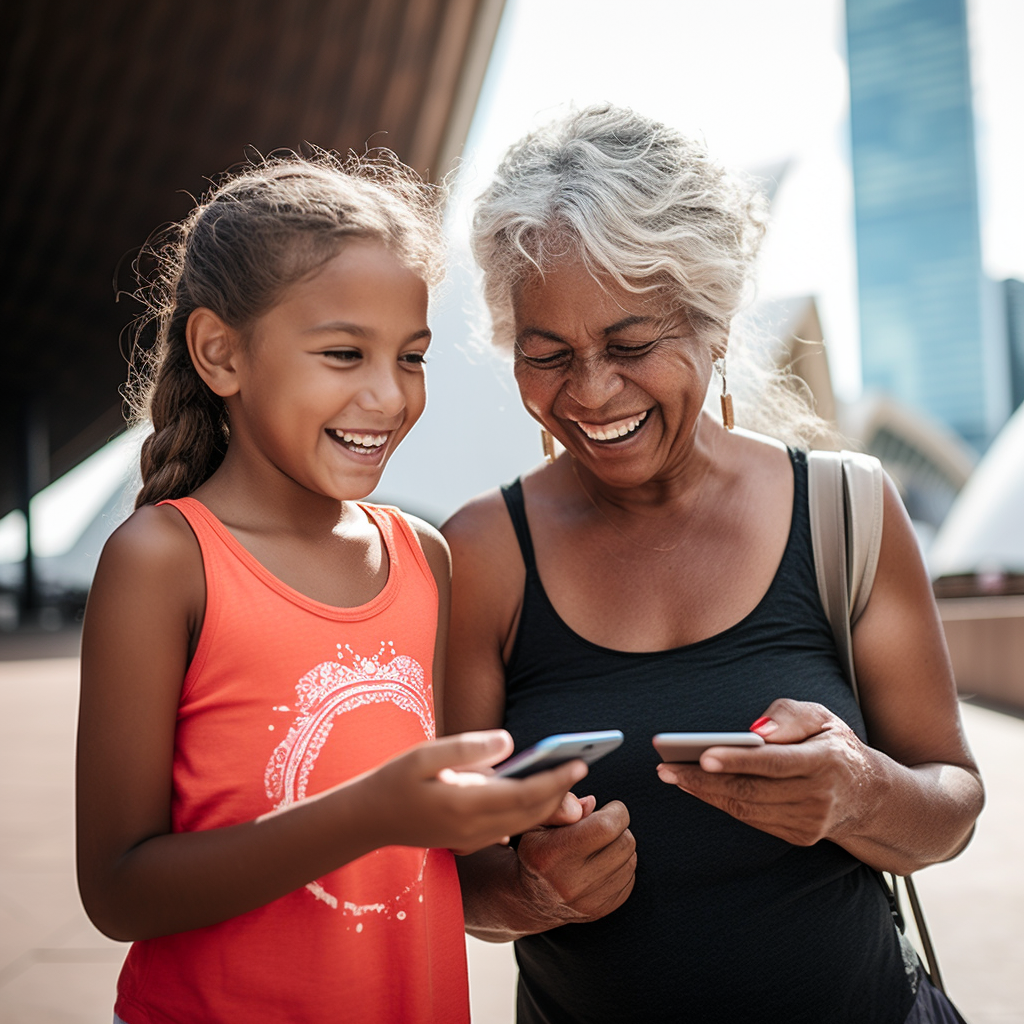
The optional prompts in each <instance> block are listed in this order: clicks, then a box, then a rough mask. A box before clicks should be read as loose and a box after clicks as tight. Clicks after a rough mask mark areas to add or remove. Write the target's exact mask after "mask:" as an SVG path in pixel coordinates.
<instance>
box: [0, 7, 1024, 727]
mask: <svg viewBox="0 0 1024 1024" xmlns="http://www.w3.org/2000/svg"><path fill="white" fill-rule="evenodd" d="M4 13H5V20H4V25H5V32H4V33H3V34H2V36H0V50H2V52H3V55H4V61H3V65H2V67H3V72H2V74H3V79H2V80H3V91H2V97H0V100H2V102H0V130H2V132H3V138H4V142H5V153H6V159H5V161H4V163H3V165H2V167H0V175H2V189H0V232H2V233H0V239H2V252H3V259H4V273H3V275H2V277H0V288H2V296H3V298H2V303H3V311H4V325H5V328H6V330H5V335H4V342H3V346H4V351H3V355H4V359H3V365H2V369H0V628H14V627H16V626H18V624H19V623H20V624H21V625H25V624H26V623H36V624H39V623H42V624H44V625H51V626H53V625H59V624H60V623H61V622H64V621H67V620H68V619H74V618H75V617H76V616H77V615H80V612H81V607H82V604H83V601H84V596H85V594H86V592H87V589H88V586H89V582H90V580H91V577H92V572H93V570H94V568H95V564H96V559H97V557H98V554H99V550H100V548H101V546H102V543H103V541H104V539H105V538H106V536H107V535H109V533H110V531H111V530H112V529H113V527H114V526H115V525H116V523H117V522H119V521H120V520H121V519H122V518H123V517H124V516H125V515H127V513H128V511H129V510H130V507H131V501H132V495H133V492H134V485H133V483H132V472H133V470H132V464H133V461H134V460H135V452H136V451H137V446H138V444H139V440H140V438H139V435H137V434H124V433H122V430H123V418H122V410H121V403H120V399H119V395H118V388H119V386H120V384H121V383H122V381H123V379H124V375H125V363H124V360H123V356H122V352H121V350H120V349H119V345H118V339H119V338H120V339H121V348H123V346H124V345H125V344H126V343H127V342H128V341H129V338H130V324H131V321H132V318H133V317H134V316H136V315H137V313H138V312H139V308H140V307H139V306H138V305H137V304H135V303H133V302H132V301H131V300H130V298H129V297H128V296H127V294H126V293H127V292H129V291H130V290H131V288H132V284H131V274H130V268H131V263H132V260H133V259H134V257H135V255H136V254H137V252H138V250H139V247H140V245H141V244H142V243H143V242H144V241H145V240H146V238H147V236H148V235H149V233H150V232H151V231H152V230H153V229H154V228H156V227H158V226H159V225H161V224H166V223H168V222H171V221H173V220H176V219H178V218H180V217H182V216H183V215H185V214H186V213H187V212H188V210H189V209H190V207H191V205H192V199H191V195H198V194H199V193H201V192H202V190H203V189H204V187H205V186H206V184H207V176H208V175H213V174H216V173H218V172H219V171H221V170H223V169H225V168H227V167H229V166H231V165H232V164H235V163H238V162H239V161H240V160H242V159H244V157H245V154H246V153H247V152H250V151H251V150H250V149H249V148H248V147H251V148H252V149H253V150H259V151H261V152H268V151H272V150H274V149H278V148H281V147H289V148H297V147H301V146H302V145H304V144H306V143H313V144H316V145H319V146H322V147H325V148H335V149H341V150H345V149H348V148H354V149H357V150H361V149H363V148H364V147H366V146H367V145H370V146H373V145H387V146H389V147H391V148H393V149H395V150H396V151H397V152H398V153H399V155H400V156H401V157H402V158H403V159H405V160H406V161H408V162H410V163H412V164H413V165H414V166H416V167H417V168H418V169H419V170H420V171H421V172H422V173H424V174H427V175H429V176H432V177H435V178H436V177H439V176H440V175H442V174H444V173H446V172H448V171H449V170H451V169H452V168H453V167H456V166H458V174H457V176H456V178H455V189H454V193H453V199H452V202H451V205H450V209H449V217H448V224H449V234H450V240H451V245H452V251H453V256H454V261H453V269H452V273H451V276H450V280H449V282H448V284H447V286H446V289H445V291H444V292H443V293H442V295H441V296H440V301H439V302H438V303H437V304H436V306H435V308H434V309H433V310H432V313H431V320H432V326H433V328H434V334H435V344H434V346H433V348H432V360H431V368H430V373H429V381H430V402H429V408H428V412H427V415H426V416H425V417H424V420H423V421H422V423H421V424H420V425H418V426H417V428H416V430H415V431H413V433H412V434H411V436H410V437H409V439H408V440H407V441H405V442H404V443H403V445H402V447H401V448H400V449H399V450H398V452H397V453H396V455H395V457H394V458H393V459H392V461H391V463H390V465H389V468H388V471H387V474H386V475H385V478H384V481H383V484H382V486H381V489H380V492H379V494H378V495H377V496H376V497H378V498H379V499H380V500H385V501H393V502H396V503H398V504H400V505H402V506H403V507H406V508H408V509H409V510H410V511H413V512H416V513H418V514H421V515H423V516H424V517H425V518H428V519H431V520H433V521H435V522H440V521H442V520H443V519H444V518H445V517H446V516H447V515H448V514H450V512H452V511H453V510H454V509H455V508H456V507H458V505H459V504H461V503H462V502H463V501H465V500H467V499H468V498H469V497H471V496H472V495H474V494H476V493H478V492H480V491H481V490H484V489H486V488H488V487H491V486H494V485H495V484H497V483H499V482H502V481H505V480H508V479H511V478H513V477H514V476H516V475H517V474H518V473H520V472H522V471H523V470H524V469H525V468H527V467H528V466H530V465H531V464H533V463H534V462H535V461H537V459H539V457H540V449H539V442H538V439H537V432H536V429H535V426H534V424H533V423H532V421H531V420H530V419H529V417H528V416H527V415H526V414H525V413H524V412H523V410H522V408H521V406H520V403H519V400H518V396H517V395H516V393H515V389H514V385H513V382H512V380H511V374H510V373H509V372H508V369H507V367H506V366H505V365H504V364H502V363H501V362H500V361H499V360H497V359H495V358H494V357H493V356H492V355H491V354H490V353H488V352H487V351H486V348H485V346H483V347H481V346H478V345H477V344H476V340H475V335H474V326H475V322H476V313H475V301H476V299H475V292H476V289H475V285H474V279H473V274H472V271H471V270H470V269H469V268H468V263H469V258H468V251H467V246H466V230H467V222H468V217H469V203H470V200H471V198H472V196H473V195H474V194H475V193H477V192H478V191H480V189H481V188H482V187H483V184H484V182H485V181H486V179H487V177H488V176H489V174H490V171H491V169H492V168H493V167H494V165H495V164H496V163H497V160H498V159H499V157H500V154H501V151H502V150H503V148H504V147H505V146H506V145H507V144H508V143H509V142H510V141H512V140H514V139H515V138H517V137H519V136H520V135H521V134H522V133H523V132H524V131H526V130H528V129H529V128H530V127H532V126H534V125H536V124H539V123H541V122H543V121H544V120H547V119H549V118H550V117H552V116H554V115H555V114H556V113H558V111H559V110H560V109H563V108H564V106H565V105H566V104H567V103H568V102H573V103H575V104H576V105H577V106H583V105H585V104H587V103H591V102H601V101H607V100H611V101H613V102H617V103H622V104H626V105H631V106H634V107H636V108H637V109H639V110H642V111H644V112H646V113H649V114H651V115H652V116H655V117H658V118H661V119H662V120H664V121H666V122H668V123H672V124H674V125H677V126H679V127H680V128H682V129H683V130H684V131H688V132H690V133H691V134H697V135H700V136H703V137H704V138H705V139H706V140H707V143H708V146H709V149H710V150H711V151H712V153H713V154H715V155H716V156H718V157H719V158H720V159H722V160H723V161H724V162H725V163H727V164H731V165H733V166H739V167H741V168H743V167H745V168H747V169H748V170H750V171H752V173H754V174H756V175H757V176H759V177H761V178H762V180H764V182H765V188H766V191H767V192H768V193H769V195H770V197H771V201H772V214H773V224H772V227H771V229H770V232H769V235H768V238H767V240H766V244H765V250H764V254H763V257H762V262H761V282H762V284H761V293H760V295H761V297H760V300H759V304H758V306H757V308H756V311H755V315H756V317H757V318H759V319H760V320H761V321H762V322H763V323H766V324H768V325H769V326H770V333H771V335H772V338H773V339H774V340H773V346H774V347H773V348H772V354H773V357H774V358H775V359H776V360H777V361H778V362H779V363H780V364H787V365H792V366H793V368H794V369H795V370H796V372H797V373H798V374H799V375H800V376H802V377H803V378H804V380H805V381H806V383H807V386H808V388H809V390H810V391H811V393H812V394H813V395H814V396H815V399H816V401H817V404H818V409H819V411H820V412H821V413H822V414H823V415H824V416H826V417H827V418H830V419H834V420H835V421H836V422H837V423H838V425H839V427H840V429H841V430H842V432H843V433H844V435H845V436H846V437H847V438H849V439H850V443H851V444H852V445H856V446H858V447H861V448H863V449H864V450H867V451H869V452H872V453H873V454H876V455H878V456H879V457H880V458H881V459H882V460H883V462H884V464H885V466H886V468H887V470H888V471H889V472H890V474H891V475H892V477H893V478H894V480H895V481H896V482H897V485H898V486H899V488H900V490H901V493H902V495H903V497H904V501H905V503H906V505H907V507H908V510H909V512H910V514H911V517H912V519H913V520H914V522H915V526H916V528H917V531H918V536H919V539H920V541H921V545H922V549H923V550H924V551H925V552H926V555H927V557H928V559H929V565H930V568H931V570H932V572H933V575H934V577H935V580H936V590H937V593H938V594H939V595H940V598H941V602H942V608H943V615H944V617H945V620H946V622H947V633H948V636H949V638H950V644H951V648H952V649H953V656H954V661H955V662H956V667H957V674H958V679H959V680H960V683H961V687H962V688H963V689H964V690H965V691H967V692H979V693H989V694H990V696H991V697H992V699H996V700H1003V701H1010V700H1011V697H1010V696H1008V695H1009V694H1016V696H1015V697H1012V701H1015V702H1016V703H1017V704H1018V705H1019V706H1021V707H1024V656H1021V655H1020V654H1019V653H1013V652H1017V651H1018V647H1016V646H1014V645H1015V644H1019V643H1020V642H1024V617H1022V611H1021V609H1020V607H1019V605H1018V603H1017V601H1018V596H1017V595H1018V594H1019V593H1021V592H1024V552H1022V551H1021V543H1022V538H1024V513H1021V512H1020V511H1019V509H1020V508H1022V507H1024V496H1022V495H1021V492H1020V491H1019V490H1015V489H1014V486H1016V485H1012V482H1013V481H1017V482H1018V484H1019V481H1020V480H1021V473H1022V470H1021V466H1022V465H1024V435H1022V434H1021V429H1024V428H1021V427H1019V426H1014V424H1019V423H1020V413H1018V414H1017V416H1016V417H1014V419H1012V420H1010V422H1009V423H1007V420H1008V419H1009V417H1010V416H1011V413H1012V412H1013V410H1014V409H1015V408H1017V407H1018V406H1020V404H1021V401H1022V399H1024V284H1022V283H1021V281H1020V280H1019V278H1021V277H1024V242H1022V241H1021V240H1022V239H1024V199H1022V198H1021V190H1020V188H1019V182H1013V181H1012V179H1013V173H1012V167H1013V166H1014V165H1015V164H1016V165H1019V164H1020V158H1021V157H1022V156H1024V149H1022V145H1024V144H1022V143H1021V133H1020V132H1019V129H1018V125H1019V110H1020V105H1021V102H1022V101H1024V74H1022V73H1021V71H1020V67H1021V64H1020V61H1019V54H1018V44H1019V39H1020V38H1021V35H1022V32H1024V6H1022V5H1020V4H1019V2H1018V0H845V3H844V2H843V0H778V2H777V3H773V4H763V3H760V2H758V0H721V2H720V3H717V4H714V5H709V4H702V3H699V2H697V0H684V2H680V3H671V4H670V3H667V2H662V0H638V2H637V3H636V4H635V5H634V6H633V7H631V17H630V18H628V19H623V18H622V11H621V6H620V5H619V4H618V3H617V0H560V2H559V3H558V4H554V5H553V4H550V3H548V2H546V0H505V2H504V3H503V2H502V0H372V2H371V0H225V2H223V3H221V4H217V5H212V6H211V5H200V4H199V3H198V2H197V0H179V2H177V3H173V4H172V3H170V0H151V2H148V3H146V4H143V5H138V4H134V5H133V4H130V3H128V2H127V0H96V2H94V3H92V4H88V5H82V4H75V3H73V2H72V0H12V2H11V3H9V4H7V5H5V12H4ZM725 55H727V56H725ZM641 65H642V67H641ZM641 71H642V73H640V72H641ZM1014 76H1016V77H1014ZM976 140H980V145H976ZM1014 147H1016V148H1014ZM1007 182H1010V183H1009V184H1007ZM1014 204H1016V205H1014ZM1015 222H1016V226H1014V224H1015ZM854 227H855V229H856V230H855V231H854ZM997 250H998V252H997ZM994 253H995V255H993V254H994ZM117 295H119V296H120V301H119V302H115V296H117ZM858 324H859V326H858ZM1000 431H1002V433H1000ZM1004 438H1009V440H1004ZM979 460H980V461H979ZM992 467H994V468H992ZM1021 486H1024V485H1021ZM995 510H1002V511H1001V512H998V514H997V512H996V511H995ZM982 539H983V540H984V543H982V542H981V541H982ZM1020 600H1022V601H1024V597H1021V598H1020ZM993 623H995V625H993ZM986 630H988V632H985V631H986ZM993 630H994V632H993ZM997 636H998V638H999V639H998V640H993V638H994V637H997ZM979 637H980V638H982V639H981V640H979ZM979 645H980V646H979ZM964 651H967V652H968V653H967V654H964V653H963V652H964ZM979 651H984V654H985V656H984V657H981V656H980V655H979V654H978V652H979ZM993 659H995V660H993ZM1000 659H1002V660H1000ZM997 662H998V663H997ZM983 666H986V667H983Z"/></svg>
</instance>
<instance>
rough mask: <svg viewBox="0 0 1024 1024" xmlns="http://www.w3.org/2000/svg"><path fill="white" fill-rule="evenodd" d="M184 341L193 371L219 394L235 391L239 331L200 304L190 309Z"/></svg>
mask: <svg viewBox="0 0 1024 1024" xmlns="http://www.w3.org/2000/svg"><path fill="white" fill-rule="evenodd" d="M185 343H186V344H187V345H188V352H189V355H190V356H191V357H192V364H193V366H195V368H196V372H197V373H198V374H199V376H200V377H202V378H203V380H204V381H206V385H207V387H209V389H210V390H211V391H212V392H213V393H214V394H215V395H220V397H221V398H228V397H229V396H230V395H234V394H237V393H238V388H239V381H238V372H237V370H238V368H237V366H236V365H235V357H236V354H237V352H238V348H239V336H238V332H237V331H236V330H234V329H233V328H232V327H229V326H228V325H227V324H226V323H225V322H224V321H223V320H222V319H221V318H220V317H219V316H218V315H217V314H216V313H214V311H213V310H212V309H207V308H206V307H205V306H200V308H199V309H194V310H192V312H191V314H190V315H189V318H188V323H186V324H185Z"/></svg>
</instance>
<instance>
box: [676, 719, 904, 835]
mask: <svg viewBox="0 0 1024 1024" xmlns="http://www.w3.org/2000/svg"><path fill="white" fill-rule="evenodd" d="M754 726H756V728H755V727H752V730H753V731H754V732H757V733H759V734H760V735H761V736H763V737H764V740H765V745H764V746H763V747H712V748H710V749H709V750H706V751H705V752H704V753H703V754H702V755H701V759H700V766H699V767H698V766H696V765H683V764H660V765H658V776H659V777H660V778H661V780H662V781H663V782H668V783H671V784H673V785H676V786H678V787H679V788H680V789H681V790H683V791H684V792H685V793H689V794H691V795H692V796H695V797H697V798H698V799H700V800H703V801H704V802H705V803H709V804H711V805H712V806H713V807H718V808H719V809H721V810H723V811H725V812H726V813H727V814H730V815H732V817H734V818H737V819H738V820H739V821H743V822H746V823H747V824H748V825H752V826H753V827H754V828H757V829H760V830H761V831H762V832H768V833H770V834H771V835H774V836H778V837H779V838H780V839H785V840H786V841H787V842H789V843H793V844H795V845H797V846H813V845H814V844H815V843H816V842H818V841H819V840H821V839H832V840H837V841H838V840H840V839H841V838H843V837H844V836H845V835H846V834H847V833H848V832H850V831H852V830H854V829H855V828H856V825H857V823H859V822H861V821H862V820H864V819H865V818H867V817H870V815H871V813H872V812H873V810H874V809H875V807H877V805H878V803H879V802H880V800H881V799H882V793H881V792H880V790H881V789H882V788H883V787H884V782H883V781H882V778H881V776H880V775H879V774H878V773H876V771H875V769H874V766H873V760H874V756H875V752H874V751H873V750H871V748H870V747H867V746H866V745H865V744H864V743H862V742H861V741H860V740H859V739H858V738H857V736H856V734H855V733H854V732H853V730H852V729H851V728H850V727H849V726H848V725H847V724H846V723H845V722H843V721H842V719H840V718H837V717H836V716H835V715H833V714H832V712H831V711H829V710H828V709H827V708H824V707H822V706H821V705H820V704H812V703H808V702H804V701H794V700H786V699H782V700H777V701H774V702H773V703H772V705H771V707H769V708H768V710H767V711H766V712H765V714H764V717H763V718H760V719H758V720H757V721H756V722H755V723H754Z"/></svg>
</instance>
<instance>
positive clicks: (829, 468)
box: [807, 451, 946, 993]
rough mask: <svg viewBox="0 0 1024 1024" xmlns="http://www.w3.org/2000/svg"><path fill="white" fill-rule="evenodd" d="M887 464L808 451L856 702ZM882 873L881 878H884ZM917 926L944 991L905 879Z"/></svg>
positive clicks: (822, 549) (830, 598)
mask: <svg viewBox="0 0 1024 1024" xmlns="http://www.w3.org/2000/svg"><path fill="white" fill-rule="evenodd" d="M882 487H883V478H882V464H881V463H880V462H879V461H878V459H876V458H874V457H873V456H871V455H864V454H862V453H860V452H850V451H842V452H808V455H807V502H808V511H809V513H810V521H811V547H812V549H813V551H814V573H815V576H816V578H817V581H818V593H819V594H820V595H821V606H822V608H824V610H825V615H826V617H827V618H828V621H829V625H830V626H831V627H832V636H833V637H834V638H835V644H836V650H837V652H838V653H839V660H840V663H841V664H842V666H843V672H844V673H845V675H846V678H847V680H848V681H849V683H850V688H851V689H852V690H853V695H854V697H856V698H857V703H858V704H859V703H860V693H859V692H858V690H857V673H856V670H855V668H854V664H853V636H852V626H853V625H854V624H855V623H856V622H857V620H858V619H859V618H860V616H861V614H862V613H863V611H864V608H865V607H866V605H867V603H868V598H869V597H870V596H871V587H872V585H873V584H874V581H875V570H876V569H877V568H878V552H879V549H880V548H881V545H882V502H883V492H882ZM879 874H881V873H879ZM883 884H884V887H885V888H886V889H887V890H888V894H889V899H890V905H891V906H892V908H893V911H894V917H895V918H896V920H897V921H898V922H899V923H901V924H902V920H901V915H900V911H899V902H898V894H899V889H898V888H897V882H896V876H895V875H894V876H893V877H892V882H891V883H889V882H885V881H884V879H883ZM903 884H904V886H905V888H906V891H907V897H908V900H909V902H910V908H911V910H912V911H913V914H914V924H915V925H916V926H917V934H918V936H919V937H920V939H921V945H922V947H923V949H924V955H925V958H926V960H927V961H928V974H929V976H930V977H931V980H932V984H933V985H934V986H935V987H936V988H937V989H939V990H940V991H941V992H943V993H944V992H945V991H946V989H945V986H944V985H943V982H942V975H941V974H940V973H939V961H938V959H937V957H936V955H935V947H934V946H933V945H932V940H931V936H930V935H929V934H928V926H927V924H926V923H925V919H924V910H923V908H922V907H921V901H920V899H919V898H918V895H917V889H916V888H915V886H914V882H913V879H912V878H911V877H910V876H909V875H906V876H904V878H903Z"/></svg>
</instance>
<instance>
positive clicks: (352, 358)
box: [322, 348, 363, 363]
mask: <svg viewBox="0 0 1024 1024" xmlns="http://www.w3.org/2000/svg"><path fill="white" fill-rule="evenodd" d="M322 355H325V356H327V358H328V359H333V360H335V362H338V363H354V362H356V361H358V360H360V359H362V358H363V354H362V352H360V351H359V350H358V349H355V348H332V349H328V350H327V351H326V352H323V353H322Z"/></svg>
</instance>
